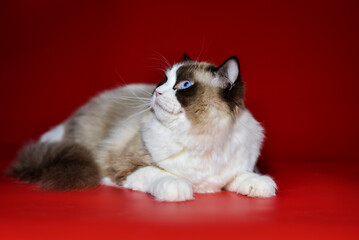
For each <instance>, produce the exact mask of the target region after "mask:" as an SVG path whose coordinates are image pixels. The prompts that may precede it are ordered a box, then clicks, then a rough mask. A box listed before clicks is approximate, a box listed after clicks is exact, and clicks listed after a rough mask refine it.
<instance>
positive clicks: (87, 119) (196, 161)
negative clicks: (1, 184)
mask: <svg viewBox="0 0 359 240" xmlns="http://www.w3.org/2000/svg"><path fill="white" fill-rule="evenodd" d="M180 67H181V64H176V65H174V66H173V67H172V68H171V69H169V70H168V71H167V72H166V75H167V79H168V80H167V82H166V83H165V84H164V85H162V86H160V87H158V88H157V89H156V91H158V92H159V93H160V95H158V96H156V94H152V95H150V93H152V92H153V91H154V90H155V86H153V85H143V84H142V85H139V84H138V85H137V84H136V85H129V86H127V87H124V88H119V89H115V90H113V91H108V92H105V93H103V94H102V95H100V96H99V97H96V98H94V99H93V100H92V101H91V102H90V103H89V104H87V105H85V106H84V107H83V108H82V109H80V110H79V111H78V112H77V113H76V114H75V115H74V116H73V117H71V118H70V119H69V120H67V121H66V122H65V123H64V125H60V126H61V127H58V128H55V129H54V130H51V131H50V132H48V133H46V134H44V135H43V137H42V138H41V141H50V140H51V139H52V140H59V136H60V135H59V129H60V130H61V128H62V127H63V126H64V127H65V129H66V131H65V133H64V134H63V135H61V137H62V138H61V139H66V140H68V139H70V140H73V141H76V142H79V143H82V144H84V145H85V146H86V147H87V148H89V149H91V150H92V151H93V153H94V155H95V157H96V161H97V163H98V165H99V166H100V168H101V170H102V174H103V177H104V180H103V184H106V185H115V184H116V183H117V184H120V185H121V186H123V187H125V188H129V189H133V190H138V191H143V192H147V193H150V194H152V195H153V196H154V197H155V198H156V199H157V200H160V201H185V200H190V199H193V193H212V192H218V191H221V190H222V189H226V190H228V191H233V192H236V193H240V194H243V195H247V196H251V197H271V196H274V195H275V194H276V184H275V182H274V181H273V180H272V178H270V177H269V176H263V175H260V174H257V173H254V172H253V171H254V167H255V164H256V161H257V158H258V156H259V152H260V148H261V144H262V142H263V138H264V134H263V128H262V126H261V125H260V124H259V123H258V122H257V121H256V120H255V119H254V118H253V116H252V115H251V113H250V112H249V111H248V110H247V109H244V110H243V111H241V112H240V114H237V115H236V116H235V118H234V119H233V116H231V115H230V114H220V112H218V111H216V110H211V111H210V112H209V113H208V116H206V117H208V118H210V120H208V121H209V122H210V123H215V124H208V125H202V127H201V129H200V131H197V130H196V129H194V125H193V123H192V122H191V121H190V120H189V119H188V117H187V116H186V111H185V109H184V108H182V106H181V104H180V103H179V102H178V100H177V99H176V96H175V93H176V90H175V89H174V85H175V83H176V71H177V69H179V68H180ZM230 74H231V76H232V77H233V76H234V75H236V74H238V72H236V70H235V69H234V70H233V69H230ZM212 85H213V84H212ZM146 99H148V100H146ZM126 101H127V102H126ZM146 101H147V102H146ZM146 104H147V106H146ZM149 106H150V107H151V110H150V109H149V108H148V109H147V107H149ZM196 128H198V126H197V127H196ZM74 129H75V130H74ZM93 134H95V135H93ZM138 134H140V136H141V139H142V142H141V141H140V142H138V141H137V142H136V141H135V142H136V144H137V145H138V146H137V145H135V146H133V145H131V147H132V148H131V149H141V151H143V149H145V150H146V151H148V158H147V156H145V158H146V159H149V160H146V161H144V163H143V166H141V167H139V168H138V169H136V170H134V171H133V172H130V170H128V176H127V175H125V176H126V179H125V181H123V182H120V181H118V180H117V179H119V178H116V173H115V172H114V170H113V169H114V168H113V167H112V166H111V165H112V164H113V163H114V162H116V161H117V162H118V161H121V159H122V157H121V156H122V155H123V153H125V151H126V149H129V146H130V145H129V144H131V141H132V140H133V139H134V138H135V137H136V136H138ZM49 136H53V138H51V137H49ZM132 143H133V141H132ZM142 144H143V145H142ZM140 145H142V146H140ZM133 151H136V150H133ZM121 154H122V155H121ZM127 155H128V154H127ZM127 155H126V156H127ZM141 156H142V155H141ZM136 161H138V159H137V160H136ZM118 164H119V165H121V162H118ZM120 167H121V166H120ZM125 170H126V169H125Z"/></svg>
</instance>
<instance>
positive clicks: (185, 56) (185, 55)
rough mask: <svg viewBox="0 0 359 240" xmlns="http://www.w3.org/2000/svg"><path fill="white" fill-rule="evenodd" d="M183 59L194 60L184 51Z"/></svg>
mask: <svg viewBox="0 0 359 240" xmlns="http://www.w3.org/2000/svg"><path fill="white" fill-rule="evenodd" d="M183 61H185V62H187V61H192V59H191V58H190V57H188V55H187V54H186V53H183Z"/></svg>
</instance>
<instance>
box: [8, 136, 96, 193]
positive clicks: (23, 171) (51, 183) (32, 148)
mask: <svg viewBox="0 0 359 240" xmlns="http://www.w3.org/2000/svg"><path fill="white" fill-rule="evenodd" d="M8 174H9V175H10V176H12V177H16V178H18V179H20V180H22V181H27V182H31V183H38V184H39V185H40V186H41V187H42V188H44V189H46V190H51V191H69V190H78V189H85V188H91V187H95V186H97V185H98V184H99V183H100V179H101V177H100V173H99V169H98V167H97V165H96V163H95V161H94V159H93V156H92V154H91V152H90V151H89V150H87V149H86V148H85V147H83V146H81V145H79V144H76V143H73V142H53V143H31V144H28V145H27V146H25V147H24V148H23V149H22V150H21V152H20V154H19V156H18V159H17V161H16V162H15V163H14V165H13V166H12V167H11V168H10V169H9V171H8Z"/></svg>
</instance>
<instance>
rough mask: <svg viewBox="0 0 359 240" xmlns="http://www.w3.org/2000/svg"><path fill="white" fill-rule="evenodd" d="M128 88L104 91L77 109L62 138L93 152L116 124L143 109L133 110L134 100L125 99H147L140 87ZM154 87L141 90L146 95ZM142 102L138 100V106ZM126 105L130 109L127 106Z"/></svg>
mask: <svg viewBox="0 0 359 240" xmlns="http://www.w3.org/2000/svg"><path fill="white" fill-rule="evenodd" d="M130 87H131V85H128V86H126V87H123V88H118V89H115V90H111V91H107V92H104V93H102V94H100V95H99V96H97V97H95V98H93V99H91V100H90V101H89V102H88V103H87V104H86V105H84V106H83V107H81V108H80V109H78V110H77V111H76V112H75V114H73V115H72V116H71V117H70V118H69V119H68V120H67V121H66V124H65V136H64V139H65V140H67V141H73V142H78V143H81V145H83V146H85V147H87V148H88V149H91V150H93V149H96V148H97V147H98V146H99V143H100V142H101V141H103V140H104V139H106V138H107V137H108V136H109V135H110V131H111V130H112V129H113V128H114V126H115V125H116V124H117V123H119V122H121V121H123V120H125V119H127V118H128V117H129V116H131V115H134V114H136V113H137V112H139V111H141V110H143V109H145V108H146V107H145V106H144V107H143V108H137V107H133V104H134V102H133V100H131V99H130V100H126V99H124V98H126V97H132V98H133V97H135V96H138V97H142V98H146V97H148V98H149V95H148V94H146V93H145V92H144V91H143V90H139V89H138V88H140V87H137V88H132V89H131V88H130ZM129 88H130V89H129ZM154 88H155V86H151V85H144V86H142V87H141V89H144V90H146V91H147V92H153V90H154ZM119 97H121V98H119ZM143 103H144V102H143V101H138V105H139V106H140V105H141V104H143ZM129 105H130V106H131V107H128V106H129Z"/></svg>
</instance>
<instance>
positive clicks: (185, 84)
mask: <svg viewBox="0 0 359 240" xmlns="http://www.w3.org/2000/svg"><path fill="white" fill-rule="evenodd" d="M190 86H192V83H191V82H190V81H188V80H186V81H183V82H181V83H180V87H179V89H186V88H189V87H190Z"/></svg>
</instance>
